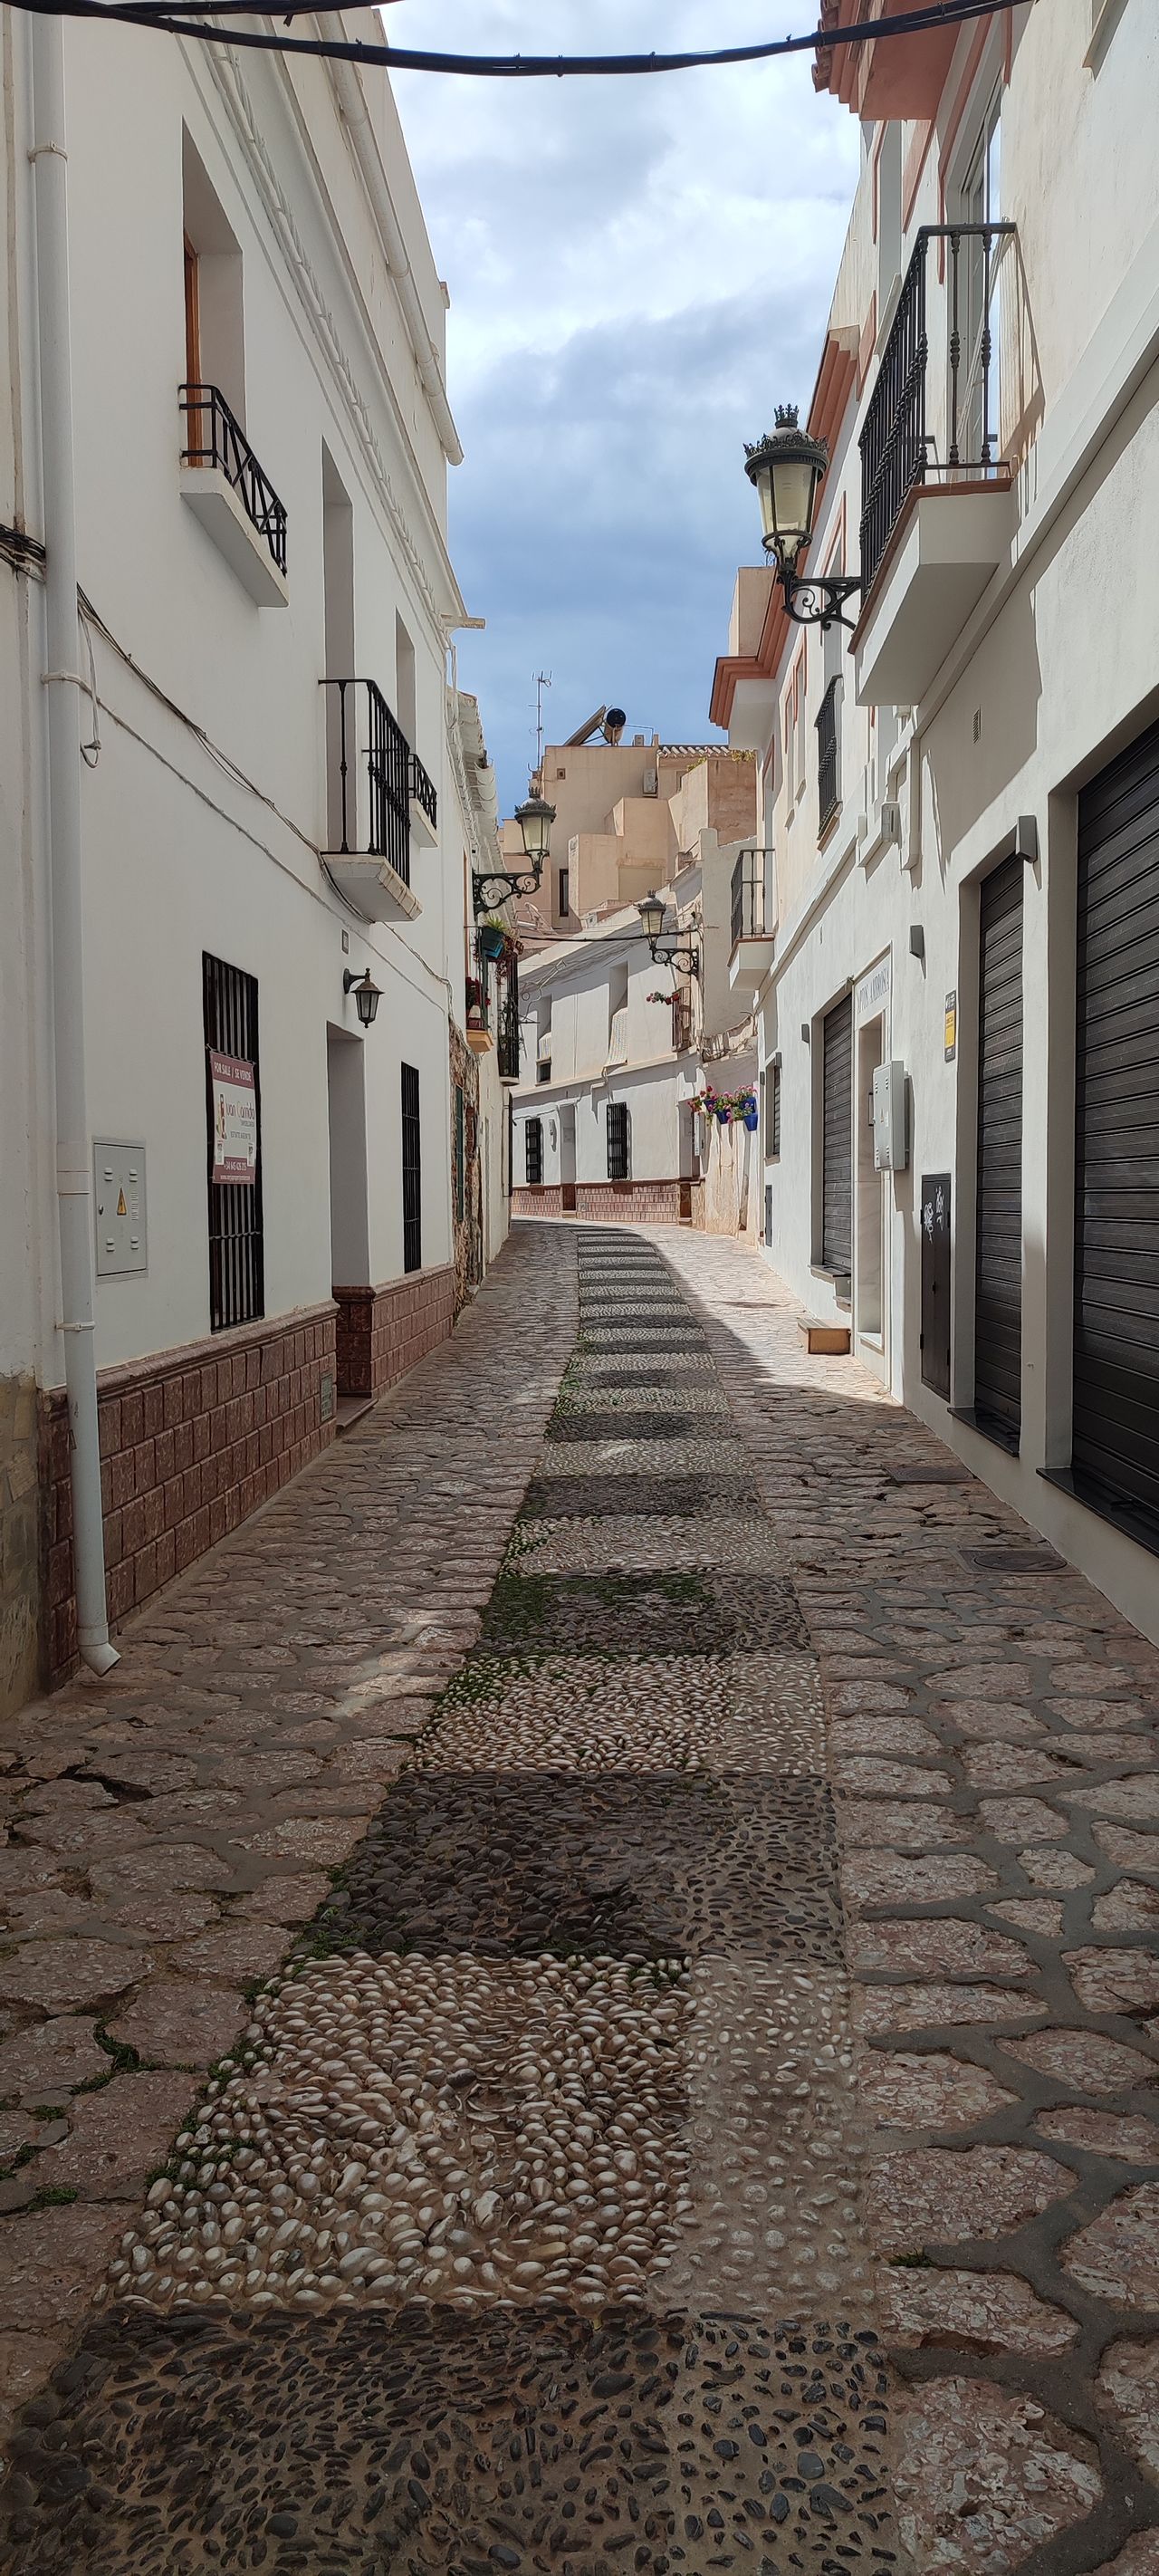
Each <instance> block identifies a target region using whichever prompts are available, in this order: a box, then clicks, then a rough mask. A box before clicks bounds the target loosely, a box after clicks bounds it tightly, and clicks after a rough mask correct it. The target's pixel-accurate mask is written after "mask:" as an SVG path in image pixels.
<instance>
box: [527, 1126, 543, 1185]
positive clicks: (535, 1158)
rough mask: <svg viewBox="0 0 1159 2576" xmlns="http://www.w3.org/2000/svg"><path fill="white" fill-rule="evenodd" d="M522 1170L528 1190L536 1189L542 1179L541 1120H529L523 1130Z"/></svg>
mask: <svg viewBox="0 0 1159 2576" xmlns="http://www.w3.org/2000/svg"><path fill="white" fill-rule="evenodd" d="M523 1151H524V1154H525V1156H526V1162H525V1165H524V1170H525V1173H526V1179H527V1186H528V1189H530V1190H534V1189H538V1187H539V1184H540V1182H541V1180H542V1179H543V1120H542V1118H529V1119H528V1120H527V1122H526V1124H525V1126H524V1130H523Z"/></svg>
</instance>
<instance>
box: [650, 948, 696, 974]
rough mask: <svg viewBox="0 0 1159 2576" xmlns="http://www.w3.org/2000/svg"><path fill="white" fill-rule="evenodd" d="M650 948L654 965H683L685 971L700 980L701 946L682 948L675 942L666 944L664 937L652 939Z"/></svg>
mask: <svg viewBox="0 0 1159 2576" xmlns="http://www.w3.org/2000/svg"><path fill="white" fill-rule="evenodd" d="M648 950H649V954H650V956H651V959H652V963H653V965H654V966H682V967H683V968H684V970H685V973H686V974H688V975H694V976H695V977H696V980H697V982H698V983H699V981H700V950H699V948H693V947H689V948H681V947H679V946H678V945H677V944H676V943H675V942H669V943H668V944H667V945H665V944H664V942H663V938H662V937H661V938H660V939H650V940H649V941H648Z"/></svg>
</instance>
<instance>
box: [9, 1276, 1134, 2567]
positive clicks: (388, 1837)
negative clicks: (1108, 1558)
mask: <svg viewBox="0 0 1159 2576" xmlns="http://www.w3.org/2000/svg"><path fill="white" fill-rule="evenodd" d="M577 1269H578V1274H579V1338H578V1340H575V1320H574V1319H575V1291H576V1272H577ZM573 1341H574V1345H575V1346H574V1350H573V1349H572V1344H573ZM569 1353H570V1359H569ZM565 1363H567V1365H566V1368H565ZM553 1402H554V1410H552V1405H553ZM549 1413H550V1421H549V1420H548V1415H549ZM545 1427H546V1432H547V1436H546V1439H544V1438H543V1433H544V1429H545ZM516 1515H517V1516H516ZM1012 1547H1013V1548H1016V1549H1017V1551H1018V1554H1017V1556H1016V1557H1015V1558H1013V1559H1011V1558H1010V1556H1009V1553H1008V1552H1009V1550H1010V1549H1011V1548H1012ZM1157 1684H1159V1653H1157V1652H1156V1650H1155V1649H1154V1648H1152V1647H1150V1646H1149V1645H1147V1644H1146V1643H1145V1642H1144V1641H1143V1640H1142V1639H1140V1638H1139V1637H1138V1635H1137V1634H1136V1633H1135V1632H1134V1631H1132V1630H1131V1629H1130V1628H1128V1627H1127V1626H1126V1624H1125V1623H1124V1622H1123V1621H1121V1620H1119V1619H1118V1618H1117V1617H1116V1615H1115V1614H1114V1613H1113V1612H1112V1611H1111V1609H1110V1608H1109V1606H1108V1604H1107V1603H1106V1602H1105V1601H1104V1600H1102V1599H1101V1598H1100V1596H1098V1595H1097V1594H1095V1593H1094V1592H1093V1591H1092V1590H1091V1589H1090V1588H1089V1587H1088V1586H1086V1585H1085V1584H1083V1583H1082V1582H1081V1580H1080V1579H1079V1578H1078V1577H1077V1576H1076V1575H1073V1574H1071V1573H1070V1572H1069V1571H1068V1570H1067V1569H1066V1568H1065V1567H1063V1566H1060V1565H1059V1563H1058V1561H1057V1560H1056V1559H1053V1558H1052V1557H1051V1556H1050V1554H1049V1551H1047V1550H1045V1549H1044V1548H1043V1547H1042V1546H1041V1545H1040V1544H1039V1543H1037V1542H1036V1541H1034V1539H1033V1535H1032V1534H1031V1533H1030V1532H1028V1531H1027V1530H1026V1529H1025V1527H1024V1526H1023V1525H1022V1524H1020V1523H1018V1522H1017V1521H1015V1520H1014V1518H1013V1516H1012V1515H1011V1514H1009V1513H1008V1512H1007V1511H1006V1510H1005V1508H1004V1507H1003V1506H1002V1505H1001V1504H1000V1503H998V1502H997V1501H996V1500H995V1499H994V1497H992V1496H991V1495H990V1494H989V1493H988V1492H987V1491H986V1490H985V1489H984V1488H983V1487H980V1486H978V1485H977V1484H975V1483H974V1482H973V1481H972V1480H970V1479H968V1478H963V1477H962V1475H961V1472H960V1471H958V1470H956V1469H955V1467H954V1463H953V1462H952V1461H951V1460H950V1459H949V1457H948V1453H947V1452H946V1451H945V1450H944V1449H943V1448H941V1447H940V1446H939V1445H938V1443H937V1442H936V1441H935V1440H934V1439H933V1437H932V1436H931V1435H930V1434H929V1433H927V1432H926V1431H925V1430H924V1429H923V1428H922V1427H921V1426H920V1425H919V1424H917V1423H916V1422H915V1421H914V1420H913V1418H912V1417H910V1416H908V1415H906V1414H904V1413H901V1412H899V1411H898V1409H897V1408H896V1407H893V1406H891V1405H889V1404H888V1403H887V1402H886V1401H885V1399H884V1398H883V1397H882V1395H881V1393H880V1390H878V1389H877V1388H876V1386H875V1385H874V1384H873V1382H872V1381H871V1380H870V1379H868V1378H867V1377H866V1376H865V1375H864V1374H862V1373H861V1372H859V1371H858V1370H857V1369H856V1368H855V1367H854V1366H853V1365H852V1364H851V1363H850V1362H849V1361H837V1360H815V1359H813V1360H810V1359H807V1358H806V1357H805V1356H804V1354H803V1350H802V1346H801V1343H800V1339H799V1336H798V1334H797V1332H796V1328H795V1309H794V1308H793V1307H792V1305H791V1303H790V1301H789V1300H788V1298H787V1297H786V1296H785V1295H783V1293H782V1292H780V1291H779V1289H778V1287H777V1284H776V1282H775V1280H774V1279H773V1278H772V1276H771V1274H770V1273H769V1272H768V1271H767V1269H766V1268H765V1267H764V1265H763V1264H762V1263H761V1262H760V1261H759V1260H758V1259H757V1258H756V1257H755V1256H754V1255H752V1254H751V1253H749V1252H747V1251H746V1250H745V1249H744V1248H742V1247H741V1246H739V1245H737V1244H734V1243H716V1242H711V1241H705V1240H704V1239H703V1238H701V1237H697V1236H692V1235H690V1234H687V1233H680V1232H678V1231H677V1230H675V1229H672V1230H664V1231H655V1232H650V1231H646V1230H644V1229H631V1230H629V1229H615V1230H605V1229H600V1228H598V1227H594V1226H584V1227H577V1228H571V1229H565V1228H536V1229H530V1228H527V1229H520V1230H519V1232H518V1234H517V1237H516V1239H515V1240H514V1242H513V1243H512V1245H511V1247H510V1248H509V1251H508V1253H507V1254H506V1255H505V1257H504V1261H503V1263H502V1265H501V1266H500V1269H499V1272H498V1274H497V1275H496V1277H495V1278H494V1279H493V1281H492V1282H491V1283H490V1284H489V1286H488V1288H487V1289H486V1290H485V1291H484V1293H483V1295H482V1297H481V1298H480V1300H479V1302H478V1304H477V1305H476V1307H475V1308H474V1309H473V1311H472V1313H471V1314H470V1316H469V1317H467V1318H466V1320H465V1322H464V1324H463V1325H462V1326H461V1327H460V1330H459V1332H458V1334H457V1335H456V1337H455V1340H454V1342H453V1343H452V1344H451V1345H450V1347H449V1348H448V1349H446V1350H444V1351H442V1352H440V1353H438V1354H436V1355H435V1356H434V1357H433V1358H432V1359H431V1360H430V1361H428V1362H427V1363H425V1364H424V1367H423V1368H422V1369H421V1370H420V1371H418V1372H416V1374H415V1376H414V1377H413V1378H412V1379H410V1380H408V1381H407V1382H406V1385H405V1386H404V1387H403V1388H402V1389H401V1390H399V1391H397V1392H396V1395H395V1396H394V1398H393V1399H392V1400H391V1401H389V1402H388V1403H387V1404H386V1405H384V1406H382V1407H380V1408H379V1409H378V1411H377V1412H376V1413H375V1414H374V1415H373V1416H372V1417H369V1418H368V1422H367V1425H366V1427H365V1429H364V1430H363V1431H362V1432H361V1434H360V1435H357V1436H355V1437H354V1438H353V1439H351V1440H350V1441H349V1442H347V1443H344V1444H343V1446H342V1448H341V1449H340V1450H339V1451H337V1452H334V1453H331V1454H330V1456H329V1457H328V1458H327V1459H326V1460H325V1461H323V1462H321V1463H320V1465H319V1466H318V1467H317V1468H316V1469H314V1470H312V1471H311V1472H310V1473H309V1474H308V1475H307V1476H306V1477H304V1478H303V1479H302V1480H300V1482H299V1483H298V1485H297V1486H296V1487H294V1488H292V1489H291V1491H290V1492H289V1493H288V1494H287V1495H285V1496H283V1497H282V1498H281V1499H280V1500H279V1502H278V1503H277V1504H275V1505H274V1506H273V1507H272V1508H271V1509H270V1511H269V1512H267V1513H266V1514H265V1515H263V1516H262V1518H261V1519H260V1520H258V1521H256V1522H254V1523H252V1524H251V1525H250V1526H249V1528H248V1529H247V1530H246V1531H244V1532H241V1533H239V1534H238V1536H237V1537H236V1538H235V1539H234V1540H233V1541H231V1542H228V1543H227V1544H226V1546H224V1547H223V1548H222V1549H220V1550H218V1551H217V1552H216V1554H215V1556H214V1557H213V1558H212V1559H210V1560H207V1561H206V1562H205V1563H204V1564H203V1565H202V1566H201V1567H199V1568H198V1569H196V1571H195V1572H194V1573H193V1574H192V1575H191V1576H190V1577H188V1578H186V1579H185V1580H184V1581H183V1582H182V1583H181V1584H180V1585H178V1586H176V1587H174V1589H173V1591H172V1592H170V1593H169V1594H168V1595H167V1596H166V1598H165V1600H164V1602H163V1603H162V1605H161V1609H160V1614H159V1615H157V1616H155V1617H154V1618H151V1619H148V1620H145V1621H142V1622H141V1623H139V1624H138V1626H137V1628H136V1629H135V1631H133V1632H132V1635H131V1638H130V1641H129V1652H128V1653H127V1655H126V1658H125V1663H124V1664H123V1666H122V1667H121V1668H120V1672H119V1673H118V1675H117V1676H115V1677H114V1679H113V1682H112V1684H111V1686H109V1685H106V1686H105V1687H104V1688H103V1689H102V1690H101V1691H100V1692H99V1693H98V1692H96V1691H94V1690H85V1689H81V1688H77V1689H75V1690H73V1691H71V1692H69V1693H66V1694H64V1695H62V1696H61V1697H60V1698H58V1699H56V1700H54V1701H52V1702H51V1703H49V1704H47V1706H44V1707H41V1708H40V1709H38V1710H36V1711H34V1712H31V1713H30V1714H29V1717H28V1718H27V1720H26V1721H25V1722H24V1724H23V1725H22V1726H20V1727H18V1728H17V1729H16V1730H15V1733H14V1735H13V1736H12V1738H11V1740H10V1750H11V1753H12V1767H11V1770H10V1775H9V1786H10V1788H11V1789H12V1792H13V1800H14V1803H13V1810H12V1815H11V1818H10V1840H9V1843H8V1846H7V1849H6V1850H5V1851H4V1852H3V1853H0V1868H2V1869H3V1872H4V1875H3V1879H2V1881H0V1884H3V1886H4V1889H5V1891H6V1892H8V1891H10V1892H11V1897H12V1905H13V1920H12V1941H11V1945H10V1947H9V1948H8V1949H7V1951H6V1953H5V1955H4V1956H3V1957H2V1958H0V1979H2V1982H0V1998H3V1999H4V2000H6V2002H7V2005H8V2007H9V2009H10V2011H11V2014H12V2020H13V2028H12V2031H11V2033H10V2035H9V2036H8V2037H7V2038H5V2039H4V2041H3V2042H2V2043H0V2096H4V2095H6V2096H7V2098H8V2103H9V2108H7V2109H6V2110H4V2111H3V2112H2V2113H0V2118H3V2119H4V2120H5V2121H6V2122H7V2128H6V2130H5V2146H6V2149H7V2152H8V2153H9V2156H10V2158H11V2159H12V2161H13V2163H14V2164H15V2165H16V2170H15V2171H14V2172H13V2174H12V2177H11V2180H10V2181H9V2183H8V2184H7V2185H6V2186H4V2188H5V2189H6V2190H7V2192H8V2195H9V2215H8V2216H7V2218H6V2220H5V2221H4V2222H3V2224H4V2227H5V2229H6V2233H7V2236H8V2239H9V2241H10V2250H9V2257H8V2261H9V2272H8V2290H7V2296H6V2300H5V2317H6V2321H7V2324H8V2327H9V2329H10V2332H9V2334H8V2337H7V2342H8V2346H9V2349H8V2352H7V2355H6V2358H7V2361H8V2363H9V2365H10V2371H11V2381H12V2389H13V2397H14V2401H19V2399H20V2398H21V2396H23V2395H26V2393H27V2391H28V2389H29V2388H34V2387H37V2386H39V2385H40V2384H41V2383H42V2382H43V2381H44V2379H45V2376H46V2374H47V2373H49V2372H51V2376H50V2378H49V2383H48V2388H47V2391H46V2392H44V2393H42V2394H40V2395H39V2396H36V2397H34V2398H33V2399H32V2401H31V2403H29V2404H27V2405H26V2406H25V2408H24V2411H23V2414H22V2416H21V2417H20V2420H19V2422H18V2425H17V2429H16V2432H15V2435H14V2438H13V2444H12V2449H13V2457H14V2466H13V2472H12V2475H11V2477H10V2478H9V2481H8V2484H7V2489H6V2490H5V2494H6V2507H7V2520H6V2532H7V2538H6V2541H5V2542H4V2543H3V2544H2V2546H3V2547H4V2548H6V2550H7V2553H8V2554H7V2555H6V2556H4V2557H3V2558H2V2560H0V2563H2V2565H3V2567H4V2569H5V2570H7V2569H9V2568H10V2569H12V2570H14V2571H15V2570H17V2569H19V2570H20V2571H21V2576H24V2571H28V2576H38V2571H41V2570H54V2571H68V2576H72V2571H74V2570H76V2571H78V2576H129V2571H130V2570H132V2571H133V2576H194V2571H201V2570H207V2569H220V2570H222V2571H226V2576H233V2571H235V2570H236V2571H242V2570H248V2569H251V2568H253V2569H264V2570H269V2571H274V2576H283V2571H290V2570H294V2571H299V2576H388V2571H389V2576H395V2571H400V2576H401V2572H402V2571H405V2576H491V2572H492V2571H493V2570H494V2569H496V2568H500V2569H504V2568H505V2569H509V2570H513V2571H524V2570H526V2571H530V2570H533V2569H534V2570H544V2571H546V2570H554V2571H557V2572H558V2576H613V2571H615V2576H621V2571H624V2570H629V2569H635V2570H640V2571H648V2576H651V2571H655V2572H656V2576H667V2571H669V2570H685V2571H689V2576H708V2571H716V2570H725V2571H727V2570H729V2569H733V2568H742V2567H747V2568H751V2569H752V2570H753V2576H781V2571H802V2576H858V2571H863V2576H870V2571H873V2576H891V2571H892V2576H941V2571H953V2576H1007V2572H1008V2571H1009V2576H1014V2571H1015V2570H1017V2571H1020V2576H1093V2571H1096V2570H1097V2571H1098V2576H1159V2145H1157V2143H1156V2112H1157V2102H1159V2095H1157V2091H1156V2085H1157V2081H1159V1959H1157V1957H1156V1952H1155V1943H1154V1937H1153V1936H1154V1931H1155V1925H1156V1922H1157V1920H1159V1866H1153V1865H1152V1864H1159V1843H1156V1841H1155V1839H1154V1833H1155V1828H1156V1825H1157V1824H1159V1766H1156V1763H1155V1758H1154V1727H1155V1721H1156V1718H1157V1716H1159V1687H1157ZM291 1944H293V1947H292V1949H291V1955H290V1959H289V1963H288V1965H287V1966H285V1967H283V1965H282V1960H283V1954H284V1952H285V1951H286V1950H287V1948H288V1947H290V1945H291ZM850 1971H852V1983H850V1973H849V1972H850ZM251 1981H252V1982H251ZM247 1985H248V1986H249V2003H248V2017H247V2007H246V2006H245V2005H243V2003H242V2001H241V1997H242V1993H243V1991H244V1990H245V1989H246V1987H247ZM211 2061H212V2062H213V2071H212V2074H211V2075H210V2078H209V2082H208V2085H206V2084H205V2083H204V2073H205V2069H206V2068H207V2067H208V2066H209V2065H210V2063H211ZM197 2069H200V2070H201V2072H200V2075H199V2074H198V2072H196V2071H195V2070H197ZM86 2086H87V2087H88V2088H89V2089H87V2090H86V2089H85V2087H86ZM94 2086H95V2088H96V2089H92V2088H93V2087H94ZM195 2097H196V2098H195ZM181 2123H184V2125H179V2124H181ZM174 2141H175V2143H174ZM25 2150H30V2151H31V2152H29V2153H27V2154H25ZM20 2158H23V2161H19V2162H18V2161H17V2160H18V2159H20ZM150 2175H153V2176H154V2177H155V2178H153V2179H152V2180H150V2179H149V2177H150ZM57 2192H64V2193H68V2194H69V2195H70V2197H69V2199H68V2201H67V2203H66V2204H64V2205H58V2203H57V2202H56V2200H55V2198H54V2195H55V2194H56V2193H57ZM73 2194H75V2195H76V2197H75V2198H73V2197H71V2195H73ZM21 2204H23V2205H21ZM106 2267H108V2269H107V2278H103V2276H105V2274H106ZM94 2300H95V2301H96V2304H95V2308H94ZM90 2311H92V2313H90ZM86 2320H87V2322H86Z"/></svg>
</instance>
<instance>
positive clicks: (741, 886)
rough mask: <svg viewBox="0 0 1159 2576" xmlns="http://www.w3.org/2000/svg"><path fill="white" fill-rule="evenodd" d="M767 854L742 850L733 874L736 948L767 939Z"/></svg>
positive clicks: (766, 852) (733, 934) (733, 922)
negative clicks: (755, 940)
mask: <svg viewBox="0 0 1159 2576" xmlns="http://www.w3.org/2000/svg"><path fill="white" fill-rule="evenodd" d="M768 856H769V852H768V851H767V850H742V851H741V853H740V856H739V858H738V860H737V863H736V866H735V867H734V869H733V872H732V945H733V947H734V948H739V946H740V943H741V940H742V939H767V938H768V937H769V936H770V933H769V931H768V929H767V928H766V925H765V874H766V867H765V862H766V860H767V858H768Z"/></svg>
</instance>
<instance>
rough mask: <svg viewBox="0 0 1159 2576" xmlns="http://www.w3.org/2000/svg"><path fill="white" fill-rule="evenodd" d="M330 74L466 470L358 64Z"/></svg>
mask: <svg viewBox="0 0 1159 2576" xmlns="http://www.w3.org/2000/svg"><path fill="white" fill-rule="evenodd" d="M316 24H317V27H318V32H319V34H320V35H321V36H322V37H324V38H325V39H327V40H328V41H329V42H330V43H331V44H345V43H346V42H347V40H348V37H349V29H348V28H347V27H345V26H344V25H343V22H342V19H341V17H340V16H339V15H338V14H337V13H336V12H335V11H334V10H332V9H326V10H320V11H319V12H318V16H317V20H316ZM330 71H331V73H332V75H333V80H334V86H335V89H336V91H337V93H338V103H339V106H340V107H341V110H342V114H343V117H344V118H345V121H346V124H347V126H348V127H349V129H350V140H351V142H352V143H353V145H354V150H355V153H356V155H357V158H358V166H359V169H360V170H361V172H362V176H363V178H364V180H365V182H366V189H367V194H368V195H369V198H370V202H371V204H372V206H373V208H374V212H375V217H376V220H377V222H378V225H379V229H380V231H381V233H382V238H383V240H384V242H385V244H386V256H387V261H388V264H389V267H390V273H391V276H392V277H393V279H394V283H395V287H396V289H397V291H398V298H399V302H400V304H401V305H402V309H403V314H404V317H405V320H406V327H407V331H408V333H409V335H410V341H411V346H412V348H413V350H414V353H415V358H416V361H417V364H418V371H419V376H420V378H421V380H422V387H423V392H424V393H425V395H426V398H427V401H428V402H429V404H430V407H431V410H432V412H433V414H434V420H435V427H436V429H437V430H438V433H439V437H440V439H441V441H442V445H443V453H444V455H445V456H446V459H447V462H448V464H449V465H461V464H462V462H463V450H462V447H461V445H460V442H459V433H458V431H457V429H456V427H455V423H454V420H453V418H452V415H451V406H450V404H449V402H448V401H447V388H446V385H445V384H444V382H443V369H442V361H441V359H440V357H439V353H438V350H437V349H436V347H435V344H434V341H433V340H432V338H431V335H430V332H429V331H428V329H427V322H426V315H425V314H424V312H423V308H422V300H421V297H420V295H419V291H418V288H417V286H416V285H415V280H414V271H413V269H412V268H411V264H410V260H409V258H408V256H407V247H406V243H405V241H404V240H403V237H402V229H401V226H400V224H399V220H398V217H397V215H396V214H395V211H394V207H393V204H392V203H391V195H390V190H389V188H388V187H387V184H386V174H385V171H384V170H383V166H382V154H381V152H380V150H379V145H378V136H377V134H376V133H375V131H374V124H373V121H372V118H371V115H370V110H369V108H368V107H367V104H366V96H365V93H364V90H363V87H362V83H361V81H360V80H359V77H358V71H357V67H356V65H355V64H354V63H350V62H340V61H334V62H332V63H331V64H330Z"/></svg>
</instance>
